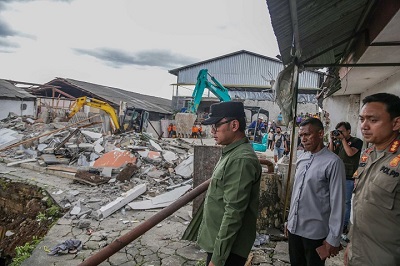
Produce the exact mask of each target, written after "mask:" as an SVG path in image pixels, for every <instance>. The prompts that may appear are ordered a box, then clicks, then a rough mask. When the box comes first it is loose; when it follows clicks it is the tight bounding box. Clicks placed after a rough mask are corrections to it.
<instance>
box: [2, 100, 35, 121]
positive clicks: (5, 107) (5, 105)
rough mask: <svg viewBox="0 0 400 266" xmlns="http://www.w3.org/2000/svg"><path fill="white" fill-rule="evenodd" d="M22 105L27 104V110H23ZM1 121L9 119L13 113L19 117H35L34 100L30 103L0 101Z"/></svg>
mask: <svg viewBox="0 0 400 266" xmlns="http://www.w3.org/2000/svg"><path fill="white" fill-rule="evenodd" d="M21 104H26V109H25V110H21ZM0 106H1V108H0V119H4V118H6V117H8V114H9V113H10V112H13V113H15V114H17V115H20V116H22V115H31V116H33V117H35V102H34V100H30V101H21V100H10V99H7V100H6V99H0Z"/></svg>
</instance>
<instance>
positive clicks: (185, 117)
mask: <svg viewBox="0 0 400 266" xmlns="http://www.w3.org/2000/svg"><path fill="white" fill-rule="evenodd" d="M196 118H197V116H196V114H191V113H177V114H176V115H175V124H176V134H177V135H178V137H181V138H188V137H189V136H190V135H192V126H193V124H194V121H196Z"/></svg>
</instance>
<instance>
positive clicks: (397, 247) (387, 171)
mask: <svg viewBox="0 0 400 266" xmlns="http://www.w3.org/2000/svg"><path fill="white" fill-rule="evenodd" d="M360 120H361V132H362V134H363V136H364V140H365V141H366V142H368V143H372V144H374V145H373V146H371V147H370V148H368V149H367V150H366V151H364V153H363V154H362V155H361V158H360V162H359V167H358V169H357V171H356V172H355V173H354V178H355V185H354V192H353V193H354V198H353V220H352V226H351V228H350V233H349V238H350V244H349V245H348V246H347V249H346V252H345V258H344V260H345V265H350V266H353V265H363V266H365V265H393V266H394V265H400V136H399V130H400V98H399V97H397V96H395V95H392V94H388V93H378V94H373V95H370V96H367V97H366V98H365V99H364V100H363V107H362V109H361V112H360Z"/></svg>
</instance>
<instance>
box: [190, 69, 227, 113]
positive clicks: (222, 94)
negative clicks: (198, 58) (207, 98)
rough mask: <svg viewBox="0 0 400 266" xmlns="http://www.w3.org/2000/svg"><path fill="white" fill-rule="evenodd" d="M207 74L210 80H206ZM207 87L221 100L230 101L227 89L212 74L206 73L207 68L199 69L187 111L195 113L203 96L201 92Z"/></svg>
mask: <svg viewBox="0 0 400 266" xmlns="http://www.w3.org/2000/svg"><path fill="white" fill-rule="evenodd" d="M208 76H210V77H211V81H212V82H210V81H209V80H208ZM206 88H207V89H209V90H210V91H211V92H212V93H213V94H214V95H215V96H217V98H218V99H219V100H220V101H221V102H229V101H231V97H230V96H229V93H228V90H227V89H226V88H225V87H224V86H223V85H222V84H221V83H219V82H218V80H217V79H215V78H214V77H213V76H211V75H210V74H209V73H208V70H207V69H202V70H200V72H199V74H198V75H197V82H196V86H195V88H194V91H193V94H192V98H193V99H192V102H191V103H190V104H189V108H188V111H189V112H190V113H196V112H197V109H198V108H199V104H200V102H201V99H202V98H203V93H204V90H205V89H206Z"/></svg>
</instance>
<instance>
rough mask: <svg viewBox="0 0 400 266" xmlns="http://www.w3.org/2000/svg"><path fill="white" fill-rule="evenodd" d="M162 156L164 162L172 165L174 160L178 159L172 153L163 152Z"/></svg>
mask: <svg viewBox="0 0 400 266" xmlns="http://www.w3.org/2000/svg"><path fill="white" fill-rule="evenodd" d="M162 156H163V158H164V160H166V161H167V162H169V163H173V162H174V161H175V160H176V159H178V156H176V154H175V153H174V152H172V151H163V153H162Z"/></svg>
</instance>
